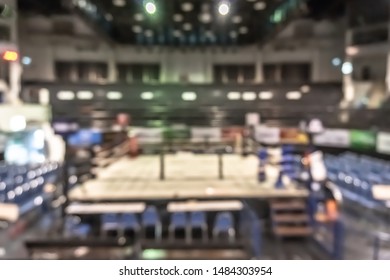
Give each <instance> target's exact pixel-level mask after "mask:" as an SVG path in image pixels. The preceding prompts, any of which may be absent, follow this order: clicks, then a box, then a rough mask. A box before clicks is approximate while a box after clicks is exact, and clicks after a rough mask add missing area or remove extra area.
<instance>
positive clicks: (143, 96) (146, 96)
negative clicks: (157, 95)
mask: <svg viewBox="0 0 390 280" xmlns="http://www.w3.org/2000/svg"><path fill="white" fill-rule="evenodd" d="M153 97H154V94H153V92H149V91H147V92H143V93H141V99H143V100H152V99H153Z"/></svg>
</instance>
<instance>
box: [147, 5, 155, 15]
mask: <svg viewBox="0 0 390 280" xmlns="http://www.w3.org/2000/svg"><path fill="white" fill-rule="evenodd" d="M145 10H146V12H147V13H148V14H151V15H153V14H154V13H155V12H156V10H157V8H156V5H155V4H154V3H153V2H147V3H146V4H145Z"/></svg>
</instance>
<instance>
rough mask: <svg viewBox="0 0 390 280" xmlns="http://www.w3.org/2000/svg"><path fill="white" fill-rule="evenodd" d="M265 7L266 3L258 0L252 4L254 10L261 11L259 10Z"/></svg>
mask: <svg viewBox="0 0 390 280" xmlns="http://www.w3.org/2000/svg"><path fill="white" fill-rule="evenodd" d="M266 7H267V4H266V3H265V2H263V1H260V2H257V3H255V4H254V5H253V8H254V9H255V10H256V11H261V10H264V9H265V8H266Z"/></svg>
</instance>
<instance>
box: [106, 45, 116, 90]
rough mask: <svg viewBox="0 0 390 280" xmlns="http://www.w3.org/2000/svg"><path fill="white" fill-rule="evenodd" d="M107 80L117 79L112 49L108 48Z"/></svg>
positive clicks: (113, 81) (111, 81)
mask: <svg viewBox="0 0 390 280" xmlns="http://www.w3.org/2000/svg"><path fill="white" fill-rule="evenodd" d="M107 65H108V77H107V79H108V82H110V83H115V82H116V80H117V69H116V58H115V54H114V51H112V50H109V55H108V61H107Z"/></svg>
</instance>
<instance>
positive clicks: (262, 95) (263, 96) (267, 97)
mask: <svg viewBox="0 0 390 280" xmlns="http://www.w3.org/2000/svg"><path fill="white" fill-rule="evenodd" d="M272 97H274V94H273V92H272V91H262V92H260V93H259V98H260V99H261V100H270V99H272Z"/></svg>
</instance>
